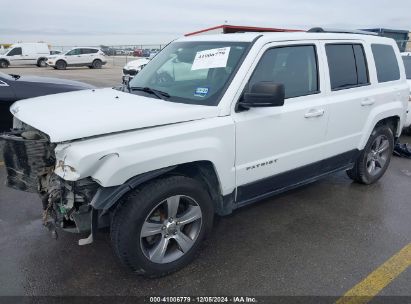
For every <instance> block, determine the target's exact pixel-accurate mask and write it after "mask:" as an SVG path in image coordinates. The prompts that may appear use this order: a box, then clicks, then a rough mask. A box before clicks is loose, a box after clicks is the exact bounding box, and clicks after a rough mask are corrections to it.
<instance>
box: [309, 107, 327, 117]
mask: <svg viewBox="0 0 411 304" xmlns="http://www.w3.org/2000/svg"><path fill="white" fill-rule="evenodd" d="M324 113H325V111H324V109H320V110H316V109H311V110H309V111H308V112H307V113H305V115H304V117H305V118H311V117H319V116H323V115H324Z"/></svg>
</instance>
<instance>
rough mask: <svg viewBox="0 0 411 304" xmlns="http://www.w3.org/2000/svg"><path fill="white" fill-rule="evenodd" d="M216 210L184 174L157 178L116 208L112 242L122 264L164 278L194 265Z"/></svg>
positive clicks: (195, 181)
mask: <svg viewBox="0 0 411 304" xmlns="http://www.w3.org/2000/svg"><path fill="white" fill-rule="evenodd" d="M213 216H214V208H213V204H212V201H211V199H210V196H209V194H208V192H207V191H206V190H204V185H202V184H201V183H200V182H198V181H197V180H195V179H192V178H188V177H184V176H171V177H167V178H163V179H158V180H154V181H152V182H151V183H149V184H147V185H146V186H144V187H142V188H141V189H136V190H134V191H133V192H132V193H130V194H129V195H128V197H127V198H126V199H125V200H124V201H123V202H120V204H119V205H118V206H117V208H116V209H115V211H114V214H113V218H112V224H111V241H112V245H113V247H114V250H115V252H116V254H117V256H118V257H119V259H120V260H121V262H122V263H123V264H124V265H126V266H127V267H129V268H130V269H132V270H133V271H135V272H136V273H138V274H143V275H145V276H148V277H159V276H163V275H166V274H168V273H171V272H174V271H176V270H178V269H180V268H182V267H184V266H186V265H187V264H188V263H190V262H191V260H192V259H193V258H194V256H195V254H196V252H197V250H198V249H199V247H200V244H201V241H202V240H203V239H204V237H205V236H206V235H207V234H208V233H209V232H210V230H211V227H212V223H213Z"/></svg>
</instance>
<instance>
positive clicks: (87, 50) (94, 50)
mask: <svg viewBox="0 0 411 304" xmlns="http://www.w3.org/2000/svg"><path fill="white" fill-rule="evenodd" d="M97 52H98V50H97V49H81V54H83V55H84V54H94V53H97Z"/></svg>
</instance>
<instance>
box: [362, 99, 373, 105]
mask: <svg viewBox="0 0 411 304" xmlns="http://www.w3.org/2000/svg"><path fill="white" fill-rule="evenodd" d="M374 103H375V100H374V99H370V98H365V99H364V100H363V101H361V106H363V107H367V106H372V105H373V104H374Z"/></svg>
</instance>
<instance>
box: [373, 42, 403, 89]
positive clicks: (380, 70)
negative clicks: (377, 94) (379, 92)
mask: <svg viewBox="0 0 411 304" xmlns="http://www.w3.org/2000/svg"><path fill="white" fill-rule="evenodd" d="M371 49H372V53H373V56H374V61H375V68H376V69H377V78H378V82H387V81H394V80H398V79H400V69H399V67H398V61H397V57H396V56H395V52H394V49H393V47H392V46H391V45H387V44H372V45H371Z"/></svg>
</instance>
